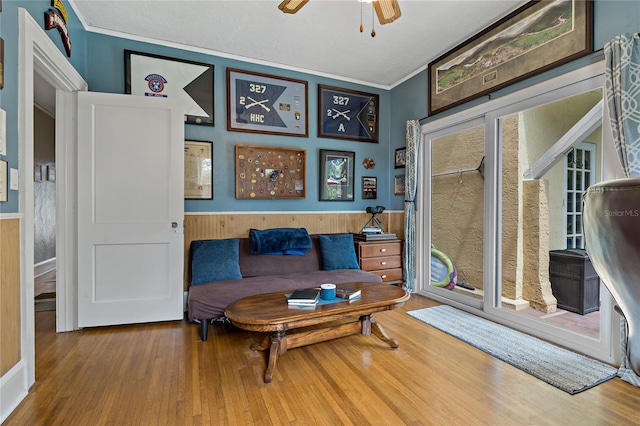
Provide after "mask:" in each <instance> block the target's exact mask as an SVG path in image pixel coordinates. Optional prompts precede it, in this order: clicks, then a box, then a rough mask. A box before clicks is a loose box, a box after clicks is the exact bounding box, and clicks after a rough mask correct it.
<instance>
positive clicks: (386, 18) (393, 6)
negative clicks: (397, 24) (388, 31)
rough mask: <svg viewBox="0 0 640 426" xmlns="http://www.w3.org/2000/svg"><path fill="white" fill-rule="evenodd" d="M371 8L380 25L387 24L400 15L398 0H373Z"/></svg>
mask: <svg viewBox="0 0 640 426" xmlns="http://www.w3.org/2000/svg"><path fill="white" fill-rule="evenodd" d="M373 8H374V9H375V11H376V15H378V21H380V24H381V25H384V24H389V23H391V22H393V21H395V20H396V19H398V18H399V17H400V16H401V15H402V13H401V12H400V5H399V4H398V0H373Z"/></svg>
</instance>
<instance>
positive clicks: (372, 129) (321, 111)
mask: <svg viewBox="0 0 640 426" xmlns="http://www.w3.org/2000/svg"><path fill="white" fill-rule="evenodd" d="M379 102H380V100H379V96H378V95H376V94H374V93H365V92H359V91H357V90H349V89H341V88H339V87H332V86H325V85H322V84H319V85H318V137H321V138H333V139H346V140H353V141H360V142H375V143H377V142H378V104H379Z"/></svg>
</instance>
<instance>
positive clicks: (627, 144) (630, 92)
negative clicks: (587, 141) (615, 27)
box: [604, 34, 640, 177]
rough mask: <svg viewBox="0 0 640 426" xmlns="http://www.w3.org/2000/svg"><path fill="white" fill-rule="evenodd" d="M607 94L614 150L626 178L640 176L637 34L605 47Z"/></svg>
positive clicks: (639, 44) (639, 49)
mask: <svg viewBox="0 0 640 426" xmlns="http://www.w3.org/2000/svg"><path fill="white" fill-rule="evenodd" d="M604 57H605V61H606V73H605V77H606V95H607V103H608V105H609V118H610V120H611V131H612V132H613V141H614V143H615V146H616V151H617V152H618V156H619V157H620V162H621V163H622V168H623V169H624V172H625V174H626V176H627V177H640V34H622V35H619V36H617V37H615V38H614V39H613V40H611V41H610V42H609V43H606V44H605V45H604Z"/></svg>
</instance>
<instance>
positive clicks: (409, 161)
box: [402, 120, 420, 293]
mask: <svg viewBox="0 0 640 426" xmlns="http://www.w3.org/2000/svg"><path fill="white" fill-rule="evenodd" d="M419 144H420V123H419V121H418V120H409V121H407V151H406V157H405V158H406V165H405V171H404V173H405V192H404V250H403V253H404V256H403V268H402V270H403V271H404V277H403V278H404V282H405V290H407V291H408V292H409V293H415V292H416V288H415V281H416V279H415V274H416V268H415V251H416V250H415V245H416V193H417V188H416V186H417V180H418V169H417V167H416V166H417V165H416V163H417V160H418V147H419Z"/></svg>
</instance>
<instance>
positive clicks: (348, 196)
mask: <svg viewBox="0 0 640 426" xmlns="http://www.w3.org/2000/svg"><path fill="white" fill-rule="evenodd" d="M355 155H356V154H355V152H351V151H330V150H326V149H321V150H320V164H319V167H318V170H320V179H319V182H320V188H319V189H320V197H319V200H320V201H353V200H354V197H353V187H354V182H353V180H354V177H353V176H354V174H353V173H354V169H355V164H354V163H355Z"/></svg>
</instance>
